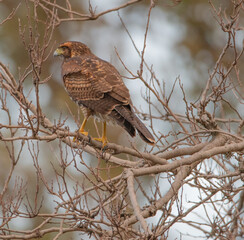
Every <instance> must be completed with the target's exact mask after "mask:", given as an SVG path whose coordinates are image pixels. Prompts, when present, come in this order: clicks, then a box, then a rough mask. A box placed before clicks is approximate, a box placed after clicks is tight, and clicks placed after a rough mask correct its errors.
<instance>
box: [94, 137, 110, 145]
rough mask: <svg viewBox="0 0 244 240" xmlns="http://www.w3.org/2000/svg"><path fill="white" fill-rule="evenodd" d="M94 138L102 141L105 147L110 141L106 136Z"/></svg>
mask: <svg viewBox="0 0 244 240" xmlns="http://www.w3.org/2000/svg"><path fill="white" fill-rule="evenodd" d="M93 140H96V141H98V142H102V144H103V147H105V146H106V145H107V143H108V139H107V138H106V137H104V136H102V137H101V138H93Z"/></svg>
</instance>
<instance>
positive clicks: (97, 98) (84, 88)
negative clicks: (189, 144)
mask: <svg viewBox="0 0 244 240" xmlns="http://www.w3.org/2000/svg"><path fill="white" fill-rule="evenodd" d="M54 56H61V57H62V58H63V63H62V71H61V75H62V78H63V83H64V86H65V88H66V91H67V93H68V94H69V96H70V97H71V99H72V100H73V101H74V102H75V103H77V104H78V106H79V107H80V108H81V110H82V112H83V114H84V120H83V122H82V124H81V127H80V129H79V132H80V133H81V134H84V135H86V136H88V132H86V131H85V125H86V123H87V120H88V118H89V117H90V116H93V117H95V118H98V119H99V120H102V121H103V132H102V137H101V138H94V139H95V140H98V141H100V142H102V144H103V146H106V145H107V143H108V139H107V134H106V128H107V127H106V126H107V125H106V124H107V122H112V123H114V124H117V125H119V126H121V127H122V128H124V129H125V130H126V131H127V132H128V133H129V135H130V136H131V137H134V136H135V135H136V130H137V132H138V133H139V135H140V137H141V138H142V139H143V140H144V141H145V142H146V143H148V144H151V145H153V144H154V143H155V139H154V137H153V135H152V134H151V133H150V131H149V130H148V129H147V128H146V126H145V125H144V124H143V123H142V121H141V120H140V119H139V118H138V117H137V116H136V114H135V112H134V110H133V105H132V101H131V98H130V93H129V90H128V88H127V87H126V86H125V84H124V82H123V80H122V77H121V75H120V74H119V72H118V71H117V70H116V68H115V67H114V66H113V65H112V64H110V63H109V62H107V61H105V60H102V59H100V58H99V57H97V56H96V55H94V54H93V53H92V52H91V50H90V49H89V48H88V47H87V46H86V45H85V44H84V43H81V42H77V41H67V42H64V43H62V44H60V45H59V47H58V48H57V49H56V50H55V52H54Z"/></svg>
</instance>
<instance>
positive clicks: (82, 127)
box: [73, 117, 88, 142]
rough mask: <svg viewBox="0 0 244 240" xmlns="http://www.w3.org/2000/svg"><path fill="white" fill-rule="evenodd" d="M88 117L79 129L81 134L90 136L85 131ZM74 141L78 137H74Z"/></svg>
mask: <svg viewBox="0 0 244 240" xmlns="http://www.w3.org/2000/svg"><path fill="white" fill-rule="evenodd" d="M87 119H88V117H85V118H84V120H83V123H82V124H81V127H80V129H79V133H81V134H83V135H85V136H88V132H85V131H84V128H85V125H86V123H87ZM73 142H76V137H74V138H73Z"/></svg>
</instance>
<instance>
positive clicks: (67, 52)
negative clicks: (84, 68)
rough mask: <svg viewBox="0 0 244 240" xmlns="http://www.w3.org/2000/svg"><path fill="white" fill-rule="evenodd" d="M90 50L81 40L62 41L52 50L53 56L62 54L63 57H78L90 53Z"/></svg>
mask: <svg viewBox="0 0 244 240" xmlns="http://www.w3.org/2000/svg"><path fill="white" fill-rule="evenodd" d="M90 53H91V50H90V49H89V48H88V47H87V46H86V45H85V44H83V43H81V42H73V41H70V42H65V43H62V44H61V45H60V46H59V47H58V48H57V49H56V50H55V52H54V54H53V55H54V56H62V57H64V58H71V57H78V56H82V55H84V54H90Z"/></svg>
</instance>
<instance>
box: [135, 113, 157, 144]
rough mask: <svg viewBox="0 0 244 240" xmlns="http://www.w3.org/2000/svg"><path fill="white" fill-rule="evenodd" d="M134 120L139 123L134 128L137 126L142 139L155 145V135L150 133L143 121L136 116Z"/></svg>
mask: <svg viewBox="0 0 244 240" xmlns="http://www.w3.org/2000/svg"><path fill="white" fill-rule="evenodd" d="M134 115H135V114H134ZM134 119H135V121H136V123H137V124H135V125H134V126H135V128H136V130H137V131H138V133H139V135H140V137H141V138H142V139H143V140H144V141H145V142H147V143H149V144H154V143H155V139H154V137H153V135H152V134H151V133H150V132H149V130H148V129H147V127H146V126H145V125H144V124H143V123H142V122H141V120H140V119H139V118H138V117H137V116H136V115H135V116H134Z"/></svg>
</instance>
